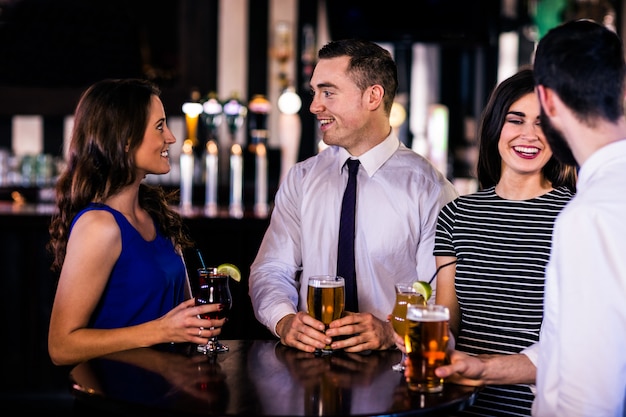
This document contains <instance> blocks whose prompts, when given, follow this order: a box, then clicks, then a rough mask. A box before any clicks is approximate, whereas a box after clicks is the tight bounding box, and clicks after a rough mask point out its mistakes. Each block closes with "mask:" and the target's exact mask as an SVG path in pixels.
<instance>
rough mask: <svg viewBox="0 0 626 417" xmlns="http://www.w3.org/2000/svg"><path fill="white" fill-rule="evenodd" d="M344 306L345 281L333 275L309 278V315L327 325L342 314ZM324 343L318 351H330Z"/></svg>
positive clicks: (328, 346) (325, 352)
mask: <svg viewBox="0 0 626 417" xmlns="http://www.w3.org/2000/svg"><path fill="white" fill-rule="evenodd" d="M344 306H345V282H344V279H343V278H342V277H338V276H334V275H314V276H312V277H310V278H309V285H308V290H307V308H308V313H309V315H310V316H311V317H313V318H315V319H317V320H319V321H321V322H322V323H324V325H326V328H328V325H329V324H330V322H331V321H333V320H337V319H338V318H340V317H341V315H342V314H343V310H344ZM332 351H333V350H332V348H331V347H330V345H326V346H325V347H324V348H323V349H321V350H320V352H319V353H322V354H329V353H332Z"/></svg>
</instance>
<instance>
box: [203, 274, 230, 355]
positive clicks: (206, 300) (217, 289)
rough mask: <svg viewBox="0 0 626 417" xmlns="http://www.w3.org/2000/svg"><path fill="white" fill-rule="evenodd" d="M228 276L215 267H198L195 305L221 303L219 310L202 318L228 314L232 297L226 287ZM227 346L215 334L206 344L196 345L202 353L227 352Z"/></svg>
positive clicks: (216, 317)
mask: <svg viewBox="0 0 626 417" xmlns="http://www.w3.org/2000/svg"><path fill="white" fill-rule="evenodd" d="M229 279H230V276H229V275H227V274H222V273H218V272H217V268H198V280H199V285H198V293H197V294H196V305H201V304H221V305H222V307H223V308H222V309H221V310H219V311H214V312H210V313H207V314H203V315H202V318H203V319H210V320H220V319H223V318H225V317H227V316H228V313H229V312H230V309H231V307H232V304H233V299H232V296H231V294H230V288H229V287H228V280H229ZM227 351H228V346H226V345H224V344H222V343H220V342H219V341H218V340H217V336H212V337H210V338H209V341H208V342H207V344H206V345H198V352H201V353H204V354H212V353H220V352H227Z"/></svg>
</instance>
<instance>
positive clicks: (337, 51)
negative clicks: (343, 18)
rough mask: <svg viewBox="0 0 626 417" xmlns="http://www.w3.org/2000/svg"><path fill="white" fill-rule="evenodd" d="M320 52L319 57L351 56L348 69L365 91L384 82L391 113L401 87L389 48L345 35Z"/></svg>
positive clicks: (386, 105) (385, 98)
mask: <svg viewBox="0 0 626 417" xmlns="http://www.w3.org/2000/svg"><path fill="white" fill-rule="evenodd" d="M317 56H318V58H319V59H330V58H338V57H341V56H349V57H350V64H349V65H348V72H349V73H350V75H351V77H352V79H353V80H354V82H355V84H356V85H357V86H358V87H359V88H360V89H361V91H364V90H365V89H366V88H367V87H370V86H372V85H376V84H378V85H381V86H382V87H383V89H384V90H385V96H384V106H385V111H386V112H387V114H389V113H390V112H391V105H392V104H393V100H394V98H395V96H396V91H397V90H398V68H397V67H396V63H395V61H394V60H393V57H392V56H391V53H390V52H389V51H388V50H386V49H385V48H383V47H381V46H380V45H378V44H376V43H373V42H370V41H366V40H362V39H341V40H336V41H331V42H329V43H327V44H326V45H324V46H323V47H322V48H321V49H320V50H319V52H318V54H317Z"/></svg>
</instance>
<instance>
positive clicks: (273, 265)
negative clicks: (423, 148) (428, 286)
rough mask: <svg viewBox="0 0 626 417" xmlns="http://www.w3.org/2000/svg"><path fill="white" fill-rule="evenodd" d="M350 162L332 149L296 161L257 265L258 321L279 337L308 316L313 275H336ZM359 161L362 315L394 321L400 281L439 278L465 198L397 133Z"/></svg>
mask: <svg viewBox="0 0 626 417" xmlns="http://www.w3.org/2000/svg"><path fill="white" fill-rule="evenodd" d="M349 157H350V155H349V154H348V152H347V151H346V150H345V149H344V148H341V147H336V146H331V147H329V148H327V149H325V150H323V151H322V152H320V153H319V154H318V155H315V156H313V157H311V158H309V159H307V160H305V161H302V162H300V163H298V164H296V165H295V166H294V167H293V168H292V169H291V170H290V171H289V173H288V175H287V177H286V178H285V180H284V181H283V183H281V185H280V188H279V190H278V192H277V194H276V198H275V207H274V209H273V212H272V217H271V221H270V225H269V227H268V229H267V231H266V234H265V237H264V238H263V242H262V243H261V247H260V248H259V252H258V254H257V256H256V259H255V261H254V262H253V264H252V266H251V268H250V297H251V299H252V304H253V307H254V311H255V314H256V316H257V318H258V320H259V321H260V322H261V323H262V324H264V325H265V326H267V327H268V329H270V330H271V331H272V332H273V333H274V334H275V335H276V330H275V328H276V324H277V323H278V321H279V320H280V319H281V318H283V317H284V316H285V315H287V314H291V313H295V312H296V311H298V309H299V310H302V311H307V306H306V291H307V283H308V278H309V277H310V276H312V275H325V274H332V275H334V274H336V271H337V242H338V236H339V218H340V213H341V200H342V197H343V192H344V190H345V187H346V183H347V181H348V169H347V167H346V169H343V167H344V164H345V161H346V160H347V159H348V158H349ZM359 160H360V162H361V165H360V167H359V173H358V176H357V207H356V214H355V218H356V220H355V221H356V226H355V228H356V232H355V235H356V236H355V258H356V275H357V288H358V298H359V310H360V311H361V312H369V313H372V314H373V315H374V316H376V317H378V318H379V319H381V320H386V318H387V315H388V314H389V313H391V311H392V309H393V304H394V300H395V289H394V284H395V283H397V282H410V281H414V280H417V279H418V278H419V279H421V280H428V279H430V277H431V276H432V275H433V274H434V272H435V259H434V256H433V247H434V239H435V229H436V224H437V216H438V214H439V210H440V209H441V207H442V206H443V205H444V204H446V203H447V202H449V201H451V200H453V199H454V198H456V197H457V196H458V193H457V191H456V189H455V188H454V186H453V185H452V184H451V183H450V182H449V181H448V180H447V179H446V178H445V177H444V176H443V175H442V174H441V173H440V172H439V171H437V170H436V169H435V168H434V167H433V166H432V165H431V164H430V162H428V161H427V160H426V159H425V158H423V157H422V156H420V155H418V154H417V153H415V152H413V151H412V150H410V149H408V148H407V147H406V146H404V145H403V144H402V143H401V142H400V141H399V140H398V139H397V138H396V137H395V136H394V135H393V134H392V135H390V136H389V137H387V139H385V141H383V142H382V143H380V144H379V145H377V146H376V147H374V148H373V149H371V150H369V151H368V152H366V153H365V154H363V155H361V156H360V157H359ZM300 271H301V274H298V272H300ZM432 285H433V287H434V286H435V282H433V284H432ZM433 299H434V294H433Z"/></svg>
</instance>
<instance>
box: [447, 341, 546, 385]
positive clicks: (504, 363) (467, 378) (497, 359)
mask: <svg viewBox="0 0 626 417" xmlns="http://www.w3.org/2000/svg"><path fill="white" fill-rule="evenodd" d="M435 373H436V374H437V376H440V377H442V378H447V380H448V381H450V382H454V383H457V384H462V385H474V386H476V385H500V384H534V383H535V378H536V374H537V368H536V367H535V365H534V363H533V362H532V361H531V360H530V358H529V357H528V356H526V355H525V354H524V353H517V354H510V355H477V356H470V355H467V354H465V353H463V352H459V351H456V350H455V351H453V352H452V353H451V354H450V364H449V365H445V366H441V367H439V368H437V370H436V371H435Z"/></svg>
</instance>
